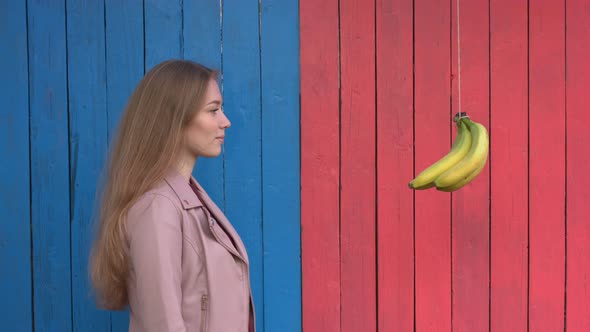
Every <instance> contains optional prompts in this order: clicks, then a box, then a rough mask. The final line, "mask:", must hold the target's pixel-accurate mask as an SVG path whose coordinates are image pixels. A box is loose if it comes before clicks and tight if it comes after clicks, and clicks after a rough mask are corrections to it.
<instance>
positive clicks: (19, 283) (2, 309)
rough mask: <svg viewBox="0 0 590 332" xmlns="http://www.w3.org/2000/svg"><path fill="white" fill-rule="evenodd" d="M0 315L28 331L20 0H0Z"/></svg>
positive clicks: (25, 94) (9, 325)
mask: <svg viewBox="0 0 590 332" xmlns="http://www.w3.org/2000/svg"><path fill="white" fill-rule="evenodd" d="M0 72H1V73H2V75H0V99H1V100H2V102H3V105H2V107H0V155H1V156H2V162H1V163H0V216H1V217H0V266H2V267H3V269H4V268H7V269H8V270H9V271H8V273H6V272H3V273H0V294H2V296H0V319H1V321H2V324H1V326H2V330H5V331H31V330H32V325H33V324H32V303H31V295H32V294H31V265H30V264H31V233H30V232H31V228H30V209H29V201H30V192H29V188H30V185H29V89H28V68H27V13H26V2H24V1H1V2H0Z"/></svg>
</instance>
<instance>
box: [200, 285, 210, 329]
mask: <svg viewBox="0 0 590 332" xmlns="http://www.w3.org/2000/svg"><path fill="white" fill-rule="evenodd" d="M208 307H209V297H208V296H207V295H206V294H205V295H203V296H202V297H201V332H205V331H207V330H206V328H207V324H206V323H207V310H208V309H209V308H208Z"/></svg>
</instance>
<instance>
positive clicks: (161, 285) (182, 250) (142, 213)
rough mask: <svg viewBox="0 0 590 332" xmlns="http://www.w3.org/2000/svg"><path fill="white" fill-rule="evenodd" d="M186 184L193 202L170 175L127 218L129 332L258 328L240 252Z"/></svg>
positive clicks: (207, 202) (224, 224) (183, 183)
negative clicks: (251, 324)
mask: <svg viewBox="0 0 590 332" xmlns="http://www.w3.org/2000/svg"><path fill="white" fill-rule="evenodd" d="M191 181H193V184H194V185H195V187H196V191H197V192H198V193H199V196H197V195H196V194H195V191H193V189H192V188H191V186H190V184H189V182H188V181H187V179H185V178H184V177H182V176H181V175H180V174H179V173H178V172H176V171H171V172H170V173H169V174H168V175H167V176H166V177H165V179H164V181H162V182H161V183H160V184H159V185H157V186H156V188H154V189H153V190H151V191H149V192H147V193H146V194H144V195H143V196H142V197H141V198H140V199H139V200H138V201H137V203H135V204H134V205H133V207H132V208H131V209H130V211H129V213H128V217H127V236H128V241H129V253H130V258H131V273H130V278H129V281H128V292H129V307H130V322H129V331H131V332H140V331H141V332H152V331H153V332H156V331H157V332H188V331H195V332H197V331H198V332H201V331H209V332H211V331H213V332H230V331H231V332H248V331H249V323H253V325H254V326H256V325H255V324H254V302H253V300H252V292H251V289H250V277H249V264H248V256H247V254H246V249H245V247H244V244H243V243H242V241H241V239H240V237H239V236H238V234H237V233H236V231H235V229H234V228H233V227H232V225H231V224H230V222H229V221H228V220H227V218H226V217H225V216H224V214H223V213H222V212H221V210H219V208H218V207H217V206H216V205H215V203H213V201H212V200H211V199H210V198H209V196H208V195H207V194H206V193H205V191H204V190H203V188H202V187H201V186H200V185H199V184H198V183H197V181H196V180H195V179H194V178H192V179H191ZM199 197H200V199H199ZM250 320H252V321H250Z"/></svg>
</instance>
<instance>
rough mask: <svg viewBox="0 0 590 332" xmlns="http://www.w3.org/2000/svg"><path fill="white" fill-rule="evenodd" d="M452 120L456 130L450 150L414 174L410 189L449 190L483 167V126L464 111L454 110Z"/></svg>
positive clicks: (486, 143) (485, 138) (485, 153)
mask: <svg viewBox="0 0 590 332" xmlns="http://www.w3.org/2000/svg"><path fill="white" fill-rule="evenodd" d="M453 121H454V122H455V123H456V124H457V127H458V129H457V137H456V138H455V141H454V142H453V146H452V147H451V151H449V153H447V154H446V155H445V156H444V157H442V158H441V159H440V160H438V161H437V162H435V163H434V164H432V165H430V166H429V167H428V168H426V169H425V170H423V171H422V172H421V173H420V174H418V176H416V178H415V179H413V180H412V181H411V182H410V183H409V184H408V185H409V187H410V188H411V189H416V190H422V189H428V188H432V187H436V189H437V190H440V191H446V192H452V191H455V190H458V189H461V188H463V187H464V186H465V185H466V184H468V183H469V182H471V181H472V180H473V179H474V178H475V177H476V176H477V175H478V174H479V173H480V172H481V171H482V170H483V168H484V166H485V165H486V162H487V160H488V152H489V146H490V140H489V136H488V131H487V129H486V128H485V127H484V126H483V125H482V124H480V123H477V122H475V121H472V120H471V119H469V117H467V114H466V113H458V114H457V115H455V117H454V118H453Z"/></svg>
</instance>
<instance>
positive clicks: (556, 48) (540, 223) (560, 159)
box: [507, 0, 566, 332]
mask: <svg viewBox="0 0 590 332" xmlns="http://www.w3.org/2000/svg"><path fill="white" fill-rule="evenodd" d="M564 7H565V6H564V1H560V2H557V1H551V0H536V1H530V2H529V87H530V92H529V98H530V99H529V140H530V143H529V149H530V165H529V211H530V212H529V213H530V220H529V234H530V235H529V236H530V249H529V250H530V276H529V278H530V288H529V328H530V331H535V332H542V331H563V329H564V309H565V304H564V302H565V300H564V296H565V294H564V292H565V289H564V287H565V220H564V216H565V135H566V133H565V40H564V38H565V22H564V18H565V12H564ZM507 184H508V183H507Z"/></svg>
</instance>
